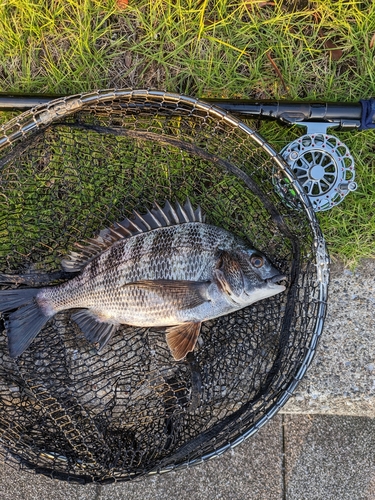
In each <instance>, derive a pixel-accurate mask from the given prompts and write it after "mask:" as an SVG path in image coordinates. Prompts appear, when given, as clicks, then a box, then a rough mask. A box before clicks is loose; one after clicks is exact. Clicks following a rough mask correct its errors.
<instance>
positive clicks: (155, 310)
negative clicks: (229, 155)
mask: <svg viewBox="0 0 375 500" xmlns="http://www.w3.org/2000/svg"><path fill="white" fill-rule="evenodd" d="M77 247H78V249H79V251H78V252H71V254H70V256H69V257H68V258H67V259H64V260H63V261H62V266H63V268H64V270H65V271H67V272H79V274H78V275H77V276H75V277H74V278H72V279H71V280H69V281H67V282H66V283H63V284H61V285H58V286H51V287H45V288H41V289H26V290H6V291H2V292H0V299H1V301H0V311H1V312H5V313H6V329H7V333H8V344H9V349H10V354H11V356H13V357H14V356H18V355H20V354H22V352H23V351H24V350H25V349H26V348H27V347H28V346H29V344H30V343H31V342H32V340H33V338H34V337H35V336H36V335H37V334H38V332H39V331H40V330H41V329H42V328H43V326H44V324H45V323H46V322H47V321H48V320H49V319H50V318H51V317H52V316H54V315H55V314H56V313H57V312H59V311H64V310H68V309H75V310H76V309H79V310H78V312H74V313H73V314H72V316H71V319H72V320H73V321H75V322H76V323H77V325H78V326H79V328H80V329H81V330H82V331H83V333H84V334H85V336H86V338H87V339H88V340H89V341H90V342H95V343H98V344H99V346H100V348H103V347H104V345H106V343H107V342H108V340H109V338H110V337H111V335H112V334H113V333H114V332H115V331H116V329H117V328H118V326H119V325H121V324H128V325H133V326H142V327H168V328H167V331H166V332H167V334H166V341H167V344H168V346H169V348H170V350H171V353H172V355H173V357H174V358H175V359H176V360H181V359H183V358H184V357H185V356H186V354H187V353H188V352H190V351H192V350H193V349H194V347H195V345H196V341H197V338H198V335H199V332H200V327H201V323H202V321H206V320H208V319H213V318H216V317H218V316H222V315H224V314H229V313H231V312H233V311H236V310H238V309H241V308H243V307H246V306H248V305H250V304H252V303H253V302H255V301H257V300H262V299H264V298H267V297H270V296H272V295H275V294H277V293H280V292H281V291H283V290H284V289H285V287H284V286H283V285H278V284H277V281H279V280H281V279H283V278H284V277H283V276H281V275H280V273H279V272H278V270H277V269H276V268H274V267H273V266H272V264H271V263H270V262H269V261H268V259H267V258H266V257H265V256H264V255H263V254H261V253H260V252H258V251H257V250H256V249H254V248H252V247H251V246H249V245H248V244H246V243H245V242H243V241H242V240H241V239H240V238H238V237H237V236H235V235H234V234H232V233H230V232H228V231H226V230H224V229H222V228H219V227H216V226H212V225H210V224H206V223H205V222H204V218H203V215H202V213H201V210H200V209H199V208H198V209H196V210H193V208H192V206H191V204H190V201H189V200H187V202H186V203H185V205H184V206H183V207H182V206H181V205H180V204H179V203H176V205H175V208H173V207H172V206H171V204H170V203H169V202H167V203H166V204H165V206H164V208H161V207H160V206H159V205H157V204H156V208H154V209H152V210H151V211H148V212H147V213H146V214H145V215H143V216H141V215H139V214H138V213H135V214H134V218H133V219H125V220H124V221H122V222H121V223H118V224H114V225H113V226H112V227H111V228H107V229H104V230H102V231H101V232H100V234H99V236H98V237H97V238H94V239H90V240H88V242H87V245H86V246H82V245H77ZM15 309H16V310H15ZM14 310H15V311H14ZM12 311H13V312H12Z"/></svg>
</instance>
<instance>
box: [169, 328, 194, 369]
mask: <svg viewBox="0 0 375 500" xmlns="http://www.w3.org/2000/svg"><path fill="white" fill-rule="evenodd" d="M201 324H202V323H200V322H199V323H183V324H182V325H177V326H171V327H169V328H167V335H166V340H167V344H168V347H169V349H170V350H171V353H172V356H173V357H174V359H175V360H176V361H180V360H181V359H183V358H184V357H185V356H186V354H187V353H188V352H191V351H193V350H194V347H195V344H196V343H197V339H198V336H199V332H200V329H201Z"/></svg>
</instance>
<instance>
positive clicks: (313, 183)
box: [280, 125, 357, 212]
mask: <svg viewBox="0 0 375 500" xmlns="http://www.w3.org/2000/svg"><path fill="white" fill-rule="evenodd" d="M331 126H332V125H331ZM323 128H325V127H324V126H323ZM308 132H309V130H308ZM280 154H281V155H282V157H283V158H284V160H285V161H286V162H287V163H288V164H289V166H290V168H291V169H292V171H293V172H294V174H295V176H296V177H297V179H298V181H299V182H300V184H301V186H302V187H303V189H304V190H305V191H306V194H307V196H308V197H309V198H310V201H311V203H312V206H313V209H314V210H315V212H319V211H324V210H329V209H330V208H332V207H334V206H336V205H338V204H339V203H341V202H342V200H343V199H344V198H345V196H346V195H347V194H348V193H349V192H350V191H355V190H356V189H357V183H356V182H354V178H355V170H354V160H353V157H352V155H351V154H350V151H349V149H348V147H347V146H346V145H345V144H344V143H343V142H342V141H340V140H339V139H338V138H337V137H335V136H333V135H328V134H326V133H324V132H320V131H318V132H314V133H307V134H306V135H303V136H302V137H300V138H298V139H296V140H295V141H293V142H291V143H290V144H288V145H287V146H285V148H283V149H282V151H281V152H280ZM284 189H285V186H284Z"/></svg>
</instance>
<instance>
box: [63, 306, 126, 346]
mask: <svg viewBox="0 0 375 500" xmlns="http://www.w3.org/2000/svg"><path fill="white" fill-rule="evenodd" d="M71 319H72V320H73V321H74V322H75V323H77V325H78V326H79V328H80V329H81V331H82V332H83V334H84V335H85V337H86V339H87V340H88V341H89V342H91V343H92V344H95V343H98V344H99V351H101V350H102V349H103V347H104V346H105V345H106V344H107V342H108V341H109V339H110V338H111V336H112V334H113V333H114V332H115V331H116V330H117V325H115V324H113V323H107V322H105V321H101V320H100V318H98V316H96V315H95V314H94V313H93V312H92V311H90V310H88V309H82V310H81V311H78V312H76V313H74V314H72V316H71Z"/></svg>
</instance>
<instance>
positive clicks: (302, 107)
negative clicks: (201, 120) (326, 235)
mask: <svg viewBox="0 0 375 500" xmlns="http://www.w3.org/2000/svg"><path fill="white" fill-rule="evenodd" d="M64 97H65V96H64V95H59V94H19V93H12V94H9V93H0V111H27V110H29V109H32V108H34V107H36V106H39V105H47V104H48V103H49V102H50V101H52V100H55V99H59V98H64ZM203 100H204V101H205V102H208V103H210V104H212V105H213V106H218V107H220V108H221V109H224V110H225V111H227V112H228V113H231V114H233V115H235V116H238V117H240V118H253V119H254V118H257V119H265V120H277V121H278V122H279V123H281V124H283V125H287V126H288V125H289V126H292V125H295V126H299V127H304V128H305V133H304V135H302V136H301V137H299V138H298V139H296V140H294V141H292V142H291V143H289V144H288V145H286V146H285V147H284V148H283V149H282V150H281V151H280V154H281V156H282V157H283V158H284V160H285V161H286V162H287V163H288V164H289V166H290V168H291V169H292V171H293V172H294V174H295V176H296V177H297V179H298V180H299V182H300V183H301V184H302V186H303V188H304V189H305V191H306V193H307V195H308V196H309V198H310V201H311V202H312V205H313V208H314V210H315V211H324V210H328V209H330V208H332V207H333V206H335V205H337V204H338V203H340V202H341V201H342V200H343V199H344V198H345V196H346V195H347V194H348V193H349V192H351V191H355V190H356V189H357V183H356V182H355V180H354V179H355V165H354V159H353V157H352V155H351V153H350V151H349V148H348V147H347V146H346V145H345V144H344V143H343V142H342V141H340V140H339V139H338V138H337V137H336V136H334V135H330V134H328V129H336V130H344V131H347V130H359V131H361V130H367V129H372V128H375V99H373V98H371V99H361V100H360V101H359V102H355V103H343V102H311V103H309V102H298V101H272V100H248V99H245V100H244V99H212V98H210V99H203Z"/></svg>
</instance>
